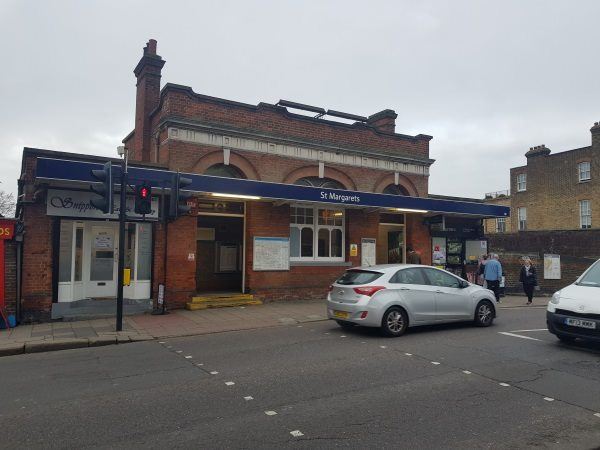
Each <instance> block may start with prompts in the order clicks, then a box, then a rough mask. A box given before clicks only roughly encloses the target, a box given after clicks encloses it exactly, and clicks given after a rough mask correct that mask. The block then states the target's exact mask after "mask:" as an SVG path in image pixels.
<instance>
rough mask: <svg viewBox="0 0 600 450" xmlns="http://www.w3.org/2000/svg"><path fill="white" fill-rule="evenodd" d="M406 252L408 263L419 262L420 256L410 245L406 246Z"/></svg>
mask: <svg viewBox="0 0 600 450" xmlns="http://www.w3.org/2000/svg"><path fill="white" fill-rule="evenodd" d="M406 253H407V254H406V259H407V261H408V264H421V256H420V255H419V254H418V253H417V252H415V249H414V248H412V247H411V246H410V245H409V246H408V247H406Z"/></svg>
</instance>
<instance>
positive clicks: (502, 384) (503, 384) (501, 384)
mask: <svg viewBox="0 0 600 450" xmlns="http://www.w3.org/2000/svg"><path fill="white" fill-rule="evenodd" d="M498 384H499V385H500V386H504V387H508V386H510V384H508V383H498Z"/></svg>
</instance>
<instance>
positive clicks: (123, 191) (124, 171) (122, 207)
mask: <svg viewBox="0 0 600 450" xmlns="http://www.w3.org/2000/svg"><path fill="white" fill-rule="evenodd" d="M120 194H121V201H120V203H119V263H118V266H119V267H118V269H117V270H118V276H117V331H123V272H124V269H125V217H126V211H125V210H126V209H127V200H126V199H127V155H125V157H124V158H123V160H122V162H121V193H120Z"/></svg>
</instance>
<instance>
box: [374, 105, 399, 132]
mask: <svg viewBox="0 0 600 450" xmlns="http://www.w3.org/2000/svg"><path fill="white" fill-rule="evenodd" d="M396 117H398V114H396V112H395V111H394V110H392V109H384V110H383V111H379V112H378V113H375V114H372V115H370V116H369V118H368V119H367V124H369V125H371V126H372V127H373V128H375V129H376V130H377V131H381V132H383V133H395V132H396Z"/></svg>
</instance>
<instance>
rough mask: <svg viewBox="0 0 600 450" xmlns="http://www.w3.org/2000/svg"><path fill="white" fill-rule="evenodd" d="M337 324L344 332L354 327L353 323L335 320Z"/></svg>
mask: <svg viewBox="0 0 600 450" xmlns="http://www.w3.org/2000/svg"><path fill="white" fill-rule="evenodd" d="M336 322H337V324H338V325H339V326H340V327H342V328H343V329H345V330H348V329H350V328H353V327H355V326H356V324H355V323H352V322H344V321H343V320H336Z"/></svg>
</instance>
